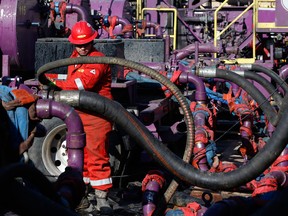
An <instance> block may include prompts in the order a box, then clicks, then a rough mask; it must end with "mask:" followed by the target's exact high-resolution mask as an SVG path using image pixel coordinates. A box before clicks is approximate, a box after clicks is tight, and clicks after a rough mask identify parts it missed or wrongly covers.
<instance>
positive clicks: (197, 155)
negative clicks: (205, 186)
mask: <svg viewBox="0 0 288 216" xmlns="http://www.w3.org/2000/svg"><path fill="white" fill-rule="evenodd" d="M205 123H206V115H205V111H196V112H194V124H195V128H196V131H195V136H196V140H195V147H194V149H193V154H194V158H193V164H194V163H197V165H198V167H199V169H200V170H203V171H207V170H209V166H208V161H207V158H206V143H203V142H202V141H201V140H197V137H198V136H199V135H200V137H202V136H207V134H208V132H206V130H205V128H204V127H202V126H205ZM194 161H195V162H194Z"/></svg>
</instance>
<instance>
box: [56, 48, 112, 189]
mask: <svg viewBox="0 0 288 216" xmlns="http://www.w3.org/2000/svg"><path fill="white" fill-rule="evenodd" d="M77 56H78V53H77V51H76V50H74V51H73V53H72V55H71V56H70V57H71V58H75V57H77ZM87 56H104V54H103V53H101V52H99V51H97V50H96V49H95V48H92V51H91V52H90V53H89V54H88V55H87ZM55 84H56V85H57V86H58V87H59V88H61V89H63V90H85V91H91V92H96V93H98V94H99V95H102V96H104V97H107V98H110V99H112V94H111V70H110V67H109V65H107V64H80V65H70V66H68V74H67V79H66V80H63V81H61V80H57V81H56V82H55ZM78 113H79V115H80V118H81V120H82V122H83V126H84V131H85V133H86V146H85V148H84V169H83V179H84V182H85V183H86V184H88V183H90V185H91V186H92V187H93V188H94V189H98V190H108V189H109V188H111V187H112V178H111V167H110V163H109V152H108V134H109V132H110V131H111V130H112V123H111V122H109V121H108V120H106V119H104V118H103V117H100V116H95V115H90V114H87V113H83V112H81V111H78Z"/></svg>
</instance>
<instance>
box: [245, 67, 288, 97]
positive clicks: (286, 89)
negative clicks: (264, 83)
mask: <svg viewBox="0 0 288 216" xmlns="http://www.w3.org/2000/svg"><path fill="white" fill-rule="evenodd" d="M250 70H252V71H255V72H257V73H264V74H266V75H268V76H269V77H271V78H272V79H273V80H274V81H275V82H276V83H277V84H278V85H279V86H280V87H281V88H282V89H283V90H284V92H285V94H286V93H287V92H288V84H287V83H286V82H285V80H283V79H282V78H281V77H280V76H279V75H278V74H277V73H276V72H275V71H273V70H270V69H269V68H266V67H264V66H262V65H258V64H252V65H251V69H250Z"/></svg>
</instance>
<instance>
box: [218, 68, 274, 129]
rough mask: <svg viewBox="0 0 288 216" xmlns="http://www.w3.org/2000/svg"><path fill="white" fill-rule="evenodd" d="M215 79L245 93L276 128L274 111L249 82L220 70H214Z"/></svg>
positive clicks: (230, 72)
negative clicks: (228, 82)
mask: <svg viewBox="0 0 288 216" xmlns="http://www.w3.org/2000/svg"><path fill="white" fill-rule="evenodd" d="M215 77H217V78H223V79H225V80H229V81H231V82H233V83H235V84H236V85H238V86H239V87H241V88H242V89H244V90H245V91H247V93H248V94H249V95H250V96H251V97H252V98H253V99H254V100H255V101H256V102H257V103H258V104H259V106H260V108H261V109H262V110H263V111H264V113H265V115H266V116H267V119H268V120H269V122H270V123H271V124H272V125H274V126H276V124H277V123H278V120H277V118H276V117H277V112H276V110H275V109H274V108H273V107H272V106H271V104H270V103H269V101H267V99H266V98H265V97H264V95H263V94H262V93H261V92H260V91H259V90H258V89H257V88H256V87H255V86H254V85H253V84H252V83H251V82H249V81H248V80H246V79H245V78H243V77H241V76H240V75H238V74H236V73H233V72H232V71H229V70H222V69H216V73H215Z"/></svg>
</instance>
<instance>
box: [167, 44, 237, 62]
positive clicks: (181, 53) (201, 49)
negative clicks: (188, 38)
mask: <svg viewBox="0 0 288 216" xmlns="http://www.w3.org/2000/svg"><path fill="white" fill-rule="evenodd" d="M197 48H198V53H220V52H221V51H222V49H221V46H220V45H218V46H217V47H215V46H214V44H213V43H205V44H199V45H197ZM195 50H196V45H195V44H190V45H188V46H186V47H184V48H183V49H179V50H175V51H174V52H173V53H172V54H175V58H176V60H181V59H184V58H185V57H187V56H189V55H191V54H192V53H194V52H195ZM225 52H226V53H227V54H233V53H234V54H235V53H237V52H238V48H237V47H226V48H225Z"/></svg>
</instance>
